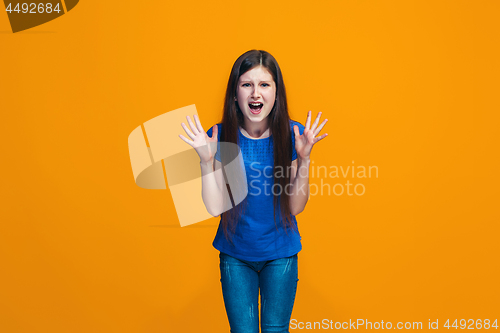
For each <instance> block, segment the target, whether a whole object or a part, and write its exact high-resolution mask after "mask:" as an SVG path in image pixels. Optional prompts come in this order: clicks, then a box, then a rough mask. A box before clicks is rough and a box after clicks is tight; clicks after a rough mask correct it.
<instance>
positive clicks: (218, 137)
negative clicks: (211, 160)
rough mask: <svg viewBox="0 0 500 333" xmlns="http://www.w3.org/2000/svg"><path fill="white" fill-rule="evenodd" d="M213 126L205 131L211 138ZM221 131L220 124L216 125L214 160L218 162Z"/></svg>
mask: <svg viewBox="0 0 500 333" xmlns="http://www.w3.org/2000/svg"><path fill="white" fill-rule="evenodd" d="M213 128H214V127H213V126H212V127H210V128H209V129H208V131H207V135H208V136H209V137H212V131H213ZM221 131H222V124H217V152H216V153H215V159H216V160H217V161H219V162H220V133H221Z"/></svg>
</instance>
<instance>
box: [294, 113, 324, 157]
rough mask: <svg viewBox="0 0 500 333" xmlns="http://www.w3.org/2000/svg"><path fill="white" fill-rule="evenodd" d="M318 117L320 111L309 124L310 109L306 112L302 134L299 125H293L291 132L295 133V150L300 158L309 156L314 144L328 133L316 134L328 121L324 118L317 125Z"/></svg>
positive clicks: (319, 116)
mask: <svg viewBox="0 0 500 333" xmlns="http://www.w3.org/2000/svg"><path fill="white" fill-rule="evenodd" d="M320 118H321V112H319V113H318V116H317V117H316V120H315V121H314V123H313V124H312V126H311V111H309V112H308V113H307V120H306V125H305V128H304V132H303V133H302V135H300V132H299V127H298V126H297V125H295V126H293V132H294V133H295V150H296V151H297V155H298V157H300V158H301V159H307V158H309V157H310V155H311V150H312V147H313V146H314V144H316V143H317V142H318V141H320V140H322V139H324V138H325V137H326V136H327V135H328V134H326V133H325V134H323V135H321V136H317V135H318V134H319V132H320V131H321V129H322V128H323V126H325V124H326V122H327V121H328V119H325V120H323V122H322V123H321V124H320V125H319V126H318V123H319V120H320Z"/></svg>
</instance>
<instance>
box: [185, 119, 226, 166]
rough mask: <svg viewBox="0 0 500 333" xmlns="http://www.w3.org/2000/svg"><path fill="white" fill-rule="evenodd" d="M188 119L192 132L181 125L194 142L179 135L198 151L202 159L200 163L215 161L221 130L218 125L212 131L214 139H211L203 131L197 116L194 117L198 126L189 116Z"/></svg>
mask: <svg viewBox="0 0 500 333" xmlns="http://www.w3.org/2000/svg"><path fill="white" fill-rule="evenodd" d="M186 118H187V122H188V124H189V128H190V129H191V130H189V129H188V128H187V126H186V124H184V123H181V126H182V128H184V131H186V134H187V135H188V136H189V137H190V138H191V140H192V141H191V140H189V139H187V138H186V137H185V136H183V135H182V134H179V137H180V138H181V139H182V140H183V141H184V142H186V143H187V144H188V145H190V146H191V147H193V148H194V149H195V150H196V152H197V153H198V156H199V157H200V162H202V163H206V162H210V161H211V160H213V158H214V156H215V153H216V152H217V132H218V130H219V129H218V127H217V125H215V126H214V128H213V130H212V137H209V136H208V135H207V133H205V131H204V130H203V127H202V126H201V123H200V119H198V116H197V115H194V116H193V118H194V121H195V123H196V126H195V125H194V124H193V122H192V121H191V118H189V116H187V117H186Z"/></svg>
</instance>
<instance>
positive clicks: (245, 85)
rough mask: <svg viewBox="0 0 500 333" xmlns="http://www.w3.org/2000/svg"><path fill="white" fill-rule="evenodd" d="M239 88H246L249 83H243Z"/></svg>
mask: <svg viewBox="0 0 500 333" xmlns="http://www.w3.org/2000/svg"><path fill="white" fill-rule="evenodd" d="M241 86H242V87H248V86H250V83H243V84H242V85H241Z"/></svg>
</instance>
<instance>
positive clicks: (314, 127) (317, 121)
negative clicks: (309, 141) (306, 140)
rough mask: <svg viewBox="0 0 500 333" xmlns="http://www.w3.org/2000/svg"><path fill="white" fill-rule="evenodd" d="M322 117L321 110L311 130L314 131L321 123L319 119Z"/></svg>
mask: <svg viewBox="0 0 500 333" xmlns="http://www.w3.org/2000/svg"><path fill="white" fill-rule="evenodd" d="M320 118H321V111H320V112H318V115H317V116H316V119H315V120H314V123H313V125H312V127H311V131H312V132H313V133H314V130H315V129H316V127H317V126H318V123H319V119H320Z"/></svg>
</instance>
